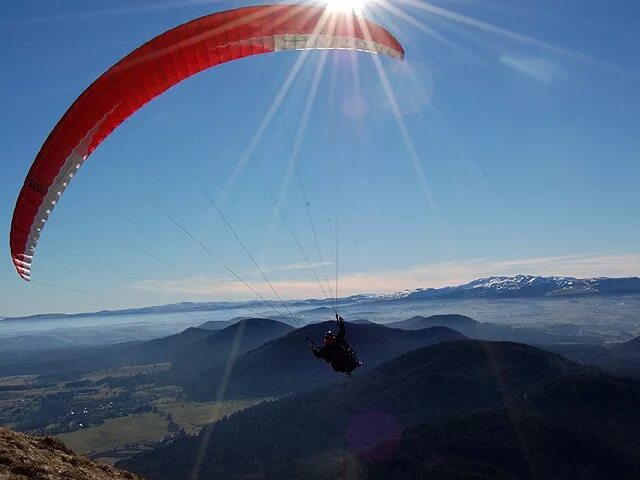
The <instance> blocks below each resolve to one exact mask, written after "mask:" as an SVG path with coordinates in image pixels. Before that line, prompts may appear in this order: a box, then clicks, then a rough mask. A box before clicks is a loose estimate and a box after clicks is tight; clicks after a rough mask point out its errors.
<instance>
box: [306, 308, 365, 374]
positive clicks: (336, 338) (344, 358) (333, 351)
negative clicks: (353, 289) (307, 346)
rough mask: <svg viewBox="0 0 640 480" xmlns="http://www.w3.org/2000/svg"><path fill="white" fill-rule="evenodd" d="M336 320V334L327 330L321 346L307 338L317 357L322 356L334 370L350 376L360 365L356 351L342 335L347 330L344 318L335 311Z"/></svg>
mask: <svg viewBox="0 0 640 480" xmlns="http://www.w3.org/2000/svg"><path fill="white" fill-rule="evenodd" d="M336 321H337V322H338V334H337V335H336V334H334V333H333V332H332V331H331V330H329V331H328V332H327V333H326V334H325V336H324V345H323V346H322V347H321V346H319V345H318V344H316V343H315V342H313V341H312V340H310V339H309V341H310V343H311V347H312V352H313V354H314V355H315V356H316V357H317V358H322V359H323V360H324V361H325V362H327V363H330V364H331V368H333V370H334V371H336V372H341V373H346V374H347V376H349V377H350V376H351V372H353V371H354V370H355V369H356V368H358V367H359V366H361V365H362V363H361V362H360V361H359V360H358V357H357V356H356V353H355V352H354V351H353V349H352V348H351V346H349V344H348V343H347V342H346V341H345V339H344V337H345V335H346V333H347V330H346V328H345V326H344V319H343V318H342V317H341V316H340V315H338V314H337V313H336Z"/></svg>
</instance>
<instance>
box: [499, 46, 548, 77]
mask: <svg viewBox="0 0 640 480" xmlns="http://www.w3.org/2000/svg"><path fill="white" fill-rule="evenodd" d="M500 63H502V64H503V65H506V66H507V67H510V68H513V69H514V70H516V71H518V72H520V73H522V74H524V75H526V76H528V77H531V78H533V79H535V80H538V81H539V82H543V83H551V82H552V81H553V80H554V79H555V78H557V77H558V75H559V74H560V67H559V66H558V65H557V64H555V63H553V62H551V61H550V60H547V59H545V58H538V57H524V56H517V55H511V54H508V53H503V54H502V55H500Z"/></svg>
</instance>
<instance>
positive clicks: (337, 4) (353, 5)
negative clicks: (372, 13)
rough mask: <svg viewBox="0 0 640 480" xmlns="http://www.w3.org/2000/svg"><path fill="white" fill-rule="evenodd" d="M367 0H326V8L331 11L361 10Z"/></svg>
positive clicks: (358, 11) (357, 11)
mask: <svg viewBox="0 0 640 480" xmlns="http://www.w3.org/2000/svg"><path fill="white" fill-rule="evenodd" d="M366 3H367V0H328V1H327V9H328V10H331V11H333V12H350V11H354V12H356V13H360V12H362V8H363V7H364V5H365V4H366Z"/></svg>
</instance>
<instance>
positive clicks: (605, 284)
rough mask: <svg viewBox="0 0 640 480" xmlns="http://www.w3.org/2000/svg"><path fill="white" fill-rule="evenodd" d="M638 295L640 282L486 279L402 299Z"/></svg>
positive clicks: (526, 277)
mask: <svg viewBox="0 0 640 480" xmlns="http://www.w3.org/2000/svg"><path fill="white" fill-rule="evenodd" d="M630 293H640V278H638V277H629V278H574V277H538V276H532V275H516V276H514V277H487V278H479V279H477V280H473V281H472V282H469V283H466V284H464V285H457V286H452V287H444V288H427V289H418V290H414V291H413V292H411V293H409V294H408V295H406V296H405V298H409V299H417V298H466V297H469V298H473V297H490V298H509V297H511V298H515V297H544V296H563V295H588V294H603V295H607V294H608V295H612V294H630Z"/></svg>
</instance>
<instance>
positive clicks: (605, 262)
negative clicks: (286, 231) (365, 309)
mask: <svg viewBox="0 0 640 480" xmlns="http://www.w3.org/2000/svg"><path fill="white" fill-rule="evenodd" d="M520 273H522V274H531V275H545V276H549V275H565V276H574V277H582V278H585V277H586V278H588V277H599V276H607V277H627V276H636V275H638V274H639V273H640V254H627V255H621V254H588V255H569V256H559V257H538V258H524V259H515V260H502V261H493V260H487V259H471V260H461V261H455V262H443V263H434V264H430V265H419V266H415V267H410V268H404V269H395V270H370V271H362V272H356V273H350V274H346V275H342V276H341V277H340V278H339V294H340V295H351V294H355V293H365V292H366V293H389V292H397V291H401V290H405V289H414V288H427V287H443V286H446V285H458V284H463V283H467V282H469V281H471V280H474V279H476V278H479V277H486V276H493V275H516V274H520ZM250 284H251V286H252V287H253V288H255V289H256V290H257V291H258V292H260V294H261V295H263V296H264V297H265V298H273V292H272V291H271V289H270V287H269V285H267V284H266V283H265V282H260V281H255V282H253V281H251V282H250ZM272 284H273V286H274V288H275V289H276V290H277V291H278V292H279V293H280V295H281V296H282V297H283V298H290V299H292V298H311V297H320V296H321V291H320V288H319V286H318V283H317V282H316V281H315V280H313V279H309V280H302V281H299V280H279V281H273V282H272ZM331 284H332V285H331V286H332V288H333V287H334V285H333V282H331ZM132 287H133V288H135V289H139V290H144V291H153V292H156V293H159V292H163V293H166V294H173V295H182V296H188V297H189V298H194V299H195V298H202V299H204V298H206V299H211V298H217V297H222V298H233V299H235V300H246V299H251V300H253V299H255V294H253V293H252V292H251V291H250V290H248V289H247V287H246V285H244V284H243V283H242V282H240V281H237V280H216V279H212V278H209V277H206V276H193V277H188V278H181V279H171V280H146V281H142V282H137V283H135V284H133V285H132Z"/></svg>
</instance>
